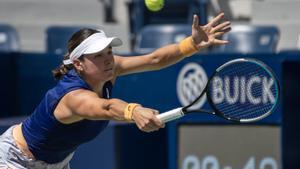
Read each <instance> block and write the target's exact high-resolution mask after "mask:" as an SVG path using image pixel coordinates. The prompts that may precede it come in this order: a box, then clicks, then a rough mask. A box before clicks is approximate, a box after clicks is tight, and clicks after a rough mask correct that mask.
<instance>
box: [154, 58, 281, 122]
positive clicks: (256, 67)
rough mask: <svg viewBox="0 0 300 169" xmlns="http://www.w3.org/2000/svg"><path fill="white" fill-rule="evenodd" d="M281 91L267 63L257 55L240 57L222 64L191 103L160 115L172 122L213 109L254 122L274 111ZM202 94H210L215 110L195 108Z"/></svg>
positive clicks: (221, 115)
mask: <svg viewBox="0 0 300 169" xmlns="http://www.w3.org/2000/svg"><path fill="white" fill-rule="evenodd" d="M279 93H280V89H279V82H278V80H277V78H276V77H275V75H274V73H273V71H272V70H271V69H270V68H269V67H268V66H267V65H266V64H264V63H263V62H261V61H259V60H257V59H252V58H240V59H235V60H231V61H229V62H227V63H225V64H223V65H222V66H220V67H219V68H218V69H217V70H216V71H215V72H214V73H213V75H212V76H211V77H210V78H209V80H208V82H207V84H206V86H205V88H204V90H202V92H201V93H200V94H199V95H198V97H197V98H196V99H195V100H194V101H193V102H191V103H190V104H189V105H187V106H184V107H179V108H176V109H173V110H170V111H167V112H165V113H161V114H159V115H157V117H158V118H159V119H161V120H162V121H163V122H168V121H172V120H175V119H178V118H180V117H183V116H184V115H186V114H189V113H210V114H213V115H217V116H220V117H222V118H225V119H227V120H230V121H235V122H240V123H246V122H253V121H257V120H260V119H263V118H265V117H266V116H268V115H269V114H271V113H272V111H273V110H274V109H275V107H276V104H277V103H278V100H279ZM202 97H207V101H208V103H209V105H210V107H211V108H212V110H203V109H195V108H193V105H194V104H196V103H197V102H198V101H199V100H200V99H201V98H202Z"/></svg>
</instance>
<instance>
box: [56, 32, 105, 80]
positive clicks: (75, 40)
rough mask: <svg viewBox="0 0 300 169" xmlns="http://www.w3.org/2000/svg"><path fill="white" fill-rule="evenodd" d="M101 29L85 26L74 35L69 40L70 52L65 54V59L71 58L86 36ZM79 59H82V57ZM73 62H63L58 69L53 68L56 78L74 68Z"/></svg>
mask: <svg viewBox="0 0 300 169" xmlns="http://www.w3.org/2000/svg"><path fill="white" fill-rule="evenodd" d="M97 32H99V31H97V30H95V29H90V28H83V29H80V30H79V31H77V32H76V33H74V34H73V35H72V37H71V38H70V39H69V41H68V52H67V53H66V54H65V55H64V58H63V60H66V59H69V54H70V53H71V52H72V51H73V50H74V49H75V48H76V47H77V46H78V45H79V44H80V43H81V42H82V41H83V40H85V39H86V38H88V37H89V36H91V35H92V34H94V33H97ZM79 59H82V58H81V57H80V58H79ZM73 68H74V66H73V64H69V65H64V64H63V63H62V64H61V65H60V66H59V67H58V68H56V69H54V70H52V74H53V76H54V77H55V79H60V78H62V77H63V75H65V74H67V73H68V71H69V70H71V69H73Z"/></svg>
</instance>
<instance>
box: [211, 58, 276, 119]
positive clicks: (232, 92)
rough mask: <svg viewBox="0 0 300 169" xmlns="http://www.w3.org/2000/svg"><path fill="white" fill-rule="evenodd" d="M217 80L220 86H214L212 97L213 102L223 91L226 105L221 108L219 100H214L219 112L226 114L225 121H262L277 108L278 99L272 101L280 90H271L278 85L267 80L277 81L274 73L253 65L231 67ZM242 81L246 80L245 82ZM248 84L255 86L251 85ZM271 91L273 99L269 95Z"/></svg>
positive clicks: (247, 63)
mask: <svg viewBox="0 0 300 169" xmlns="http://www.w3.org/2000/svg"><path fill="white" fill-rule="evenodd" d="M215 77H217V81H219V83H220V84H210V86H211V85H212V86H213V87H212V88H211V89H210V90H211V91H210V93H213V95H212V96H211V97H212V98H216V97H217V96H216V93H218V92H220V91H222V93H223V98H224V100H225V101H223V102H221V103H217V104H216V99H215V100H214V99H212V101H213V103H214V106H215V108H216V109H217V110H218V111H220V112H222V114H223V115H224V116H225V117H228V118H234V119H253V118H258V117H261V116H264V115H265V114H267V113H268V112H270V110H271V109H272V108H273V107H274V105H275V98H272V97H273V95H274V96H275V95H277V94H276V93H277V92H278V91H277V90H278V89H277V88H276V87H271V88H268V87H270V86H268V85H270V84H272V83H274V82H272V80H270V81H267V80H268V79H272V78H273V77H272V76H271V74H270V72H268V71H266V70H265V69H264V68H262V67H261V66H260V65H258V64H253V62H244V63H238V64H231V65H228V66H225V67H224V68H223V69H221V70H220V71H219V72H218V73H217V74H216V75H215ZM241 77H242V78H244V81H243V80H242V78H241ZM267 78H268V79H267ZM220 79H221V81H220ZM251 80H252V82H251ZM267 82H269V83H267ZM212 83H216V81H214V80H212ZM248 83H252V84H251V85H248ZM262 83H267V84H262ZM268 90H270V92H271V93H272V94H273V95H272V94H268V95H266V94H265V93H267V92H266V91H268ZM250 91H251V92H250ZM242 92H244V93H242ZM219 94H220V93H219ZM262 94H265V95H264V96H263V95H262ZM268 101H269V103H268Z"/></svg>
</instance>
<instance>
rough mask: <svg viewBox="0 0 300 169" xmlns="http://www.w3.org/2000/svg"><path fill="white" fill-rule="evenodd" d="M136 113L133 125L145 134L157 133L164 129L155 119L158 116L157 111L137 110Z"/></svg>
mask: <svg viewBox="0 0 300 169" xmlns="http://www.w3.org/2000/svg"><path fill="white" fill-rule="evenodd" d="M137 110H138V111H139V112H137V113H136V117H135V123H136V125H137V126H138V128H139V129H140V130H142V131H145V132H152V131H157V130H159V129H160V128H163V127H165V125H164V123H163V122H162V121H161V120H160V119H158V118H157V117H156V115H158V114H159V112H158V111H157V110H153V109H148V108H142V107H141V108H139V109H137Z"/></svg>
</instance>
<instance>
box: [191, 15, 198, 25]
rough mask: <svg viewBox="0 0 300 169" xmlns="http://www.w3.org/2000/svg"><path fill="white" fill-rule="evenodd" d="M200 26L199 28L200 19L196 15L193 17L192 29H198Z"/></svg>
mask: <svg viewBox="0 0 300 169" xmlns="http://www.w3.org/2000/svg"><path fill="white" fill-rule="evenodd" d="M198 26H199V17H198V16H197V15H194V16H193V25H192V27H193V28H198Z"/></svg>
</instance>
